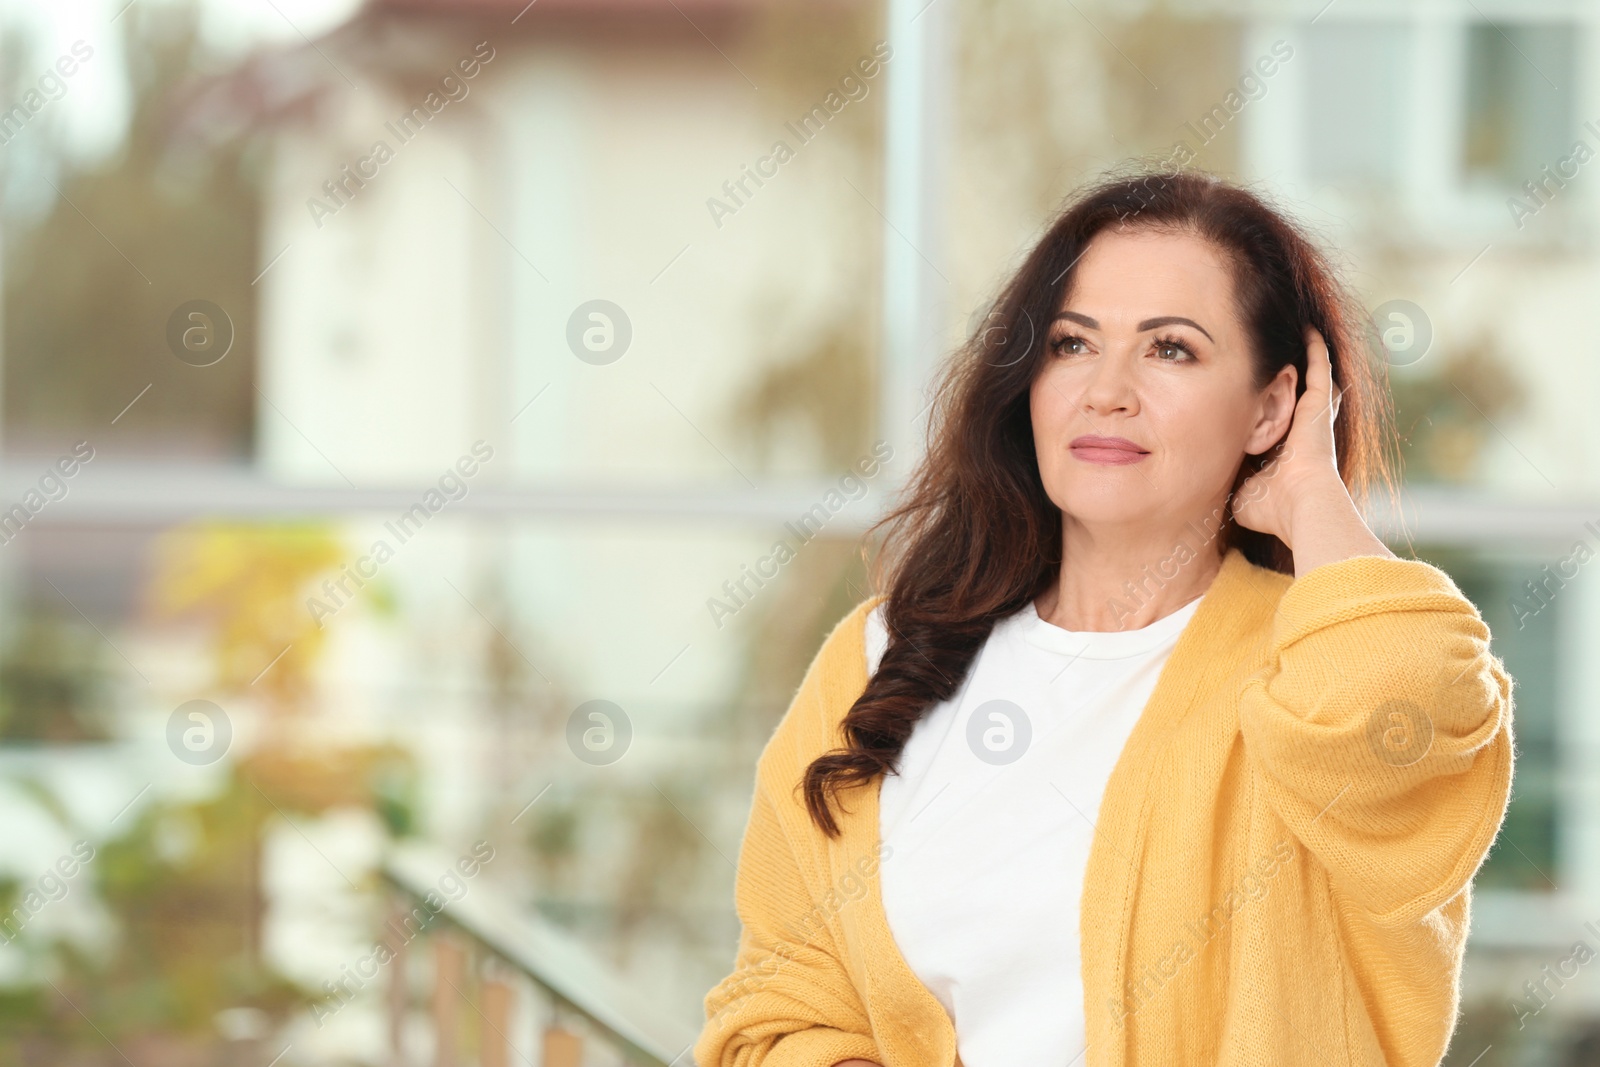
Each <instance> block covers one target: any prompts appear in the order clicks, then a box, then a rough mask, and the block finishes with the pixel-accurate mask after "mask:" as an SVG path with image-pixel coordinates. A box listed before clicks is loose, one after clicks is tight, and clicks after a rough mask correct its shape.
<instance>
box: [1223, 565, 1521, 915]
mask: <svg viewBox="0 0 1600 1067" xmlns="http://www.w3.org/2000/svg"><path fill="white" fill-rule="evenodd" d="M1511 693H1512V679H1511V677H1510V676H1509V675H1508V674H1507V673H1506V671H1505V667H1504V665H1503V663H1502V662H1501V661H1500V660H1499V659H1498V658H1497V657H1496V656H1494V655H1493V654H1492V653H1491V652H1490V650H1489V631H1488V627H1487V626H1485V625H1484V622H1483V619H1482V617H1481V616H1480V615H1479V613H1478V610H1477V608H1476V607H1474V606H1473V604H1472V602H1471V601H1469V600H1468V599H1467V598H1466V597H1465V596H1463V595H1462V593H1461V591H1460V590H1459V589H1458V588H1457V587H1456V585H1455V583H1454V582H1453V581H1452V580H1451V578H1450V577H1449V576H1448V575H1447V574H1445V573H1444V572H1443V571H1441V570H1439V569H1438V568H1437V567H1434V566H1432V565H1431V564H1428V563H1424V562H1422V561H1420V560H1403V559H1391V558H1388V557H1385V556H1356V557H1353V558H1350V559H1345V560H1339V561H1336V562H1333V563H1327V564H1323V565H1321V566H1319V567H1316V568H1314V569H1312V570H1311V571H1308V572H1307V573H1306V574H1304V575H1302V576H1301V577H1299V578H1298V579H1296V580H1295V581H1293V582H1292V583H1290V584H1289V586H1288V588H1287V589H1286V590H1285V591H1284V593H1283V596H1282V598H1281V599H1280V600H1279V602H1278V605H1277V609H1276V612H1275V614H1274V617H1273V622H1272V628H1271V636H1270V646H1269V648H1268V653H1267V659H1266V666H1265V667H1263V668H1262V669H1261V670H1259V671H1257V672H1256V673H1255V674H1253V675H1252V676H1251V677H1250V678H1248V679H1247V680H1246V682H1245V683H1244V687H1243V691H1242V694H1241V699H1240V710H1239V718H1240V728H1241V731H1242V733H1243V735H1244V740H1245V746H1246V749H1247V751H1248V753H1249V757H1250V759H1251V761H1252V762H1253V764H1254V766H1255V768H1256V770H1257V771H1258V773H1259V776H1260V777H1259V780H1260V781H1261V783H1262V785H1263V788H1264V789H1265V791H1266V795H1267V800H1268V802H1269V803H1270V805H1271V806H1272V808H1273V809H1274V810H1275V811H1276V813H1277V814H1278V816H1279V817H1280V818H1282V819H1283V821H1284V822H1285V823H1286V824H1287V825H1288V827H1289V829H1290V830H1291V831H1292V832H1293V833H1294V834H1295V836H1296V837H1297V838H1298V839H1299V840H1300V841H1301V842H1302V843H1303V844H1304V845H1305V846H1306V848H1307V850H1308V851H1309V852H1310V853H1311V854H1312V855H1313V856H1315V858H1316V859H1317V861H1318V862H1320V863H1321V865H1322V866H1323V867H1324V869H1325V870H1326V871H1327V872H1328V874H1329V877H1330V880H1331V882H1332V884H1333V887H1334V890H1335V891H1336V892H1337V893H1339V894H1340V895H1342V896H1344V897H1346V898H1347V899H1348V900H1350V901H1351V902H1353V903H1355V904H1356V905H1357V906H1359V907H1361V908H1363V909H1364V910H1365V911H1366V912H1367V913H1368V914H1369V915H1370V916H1371V917H1372V919H1373V920H1374V921H1375V922H1378V923H1380V924H1381V923H1389V922H1393V923H1408V922H1414V921H1416V920H1417V919H1419V918H1420V917H1422V916H1423V915H1426V914H1427V913H1428V912H1430V911H1432V910H1434V909H1435V908H1437V907H1439V906H1440V905H1441V904H1443V903H1444V902H1445V901H1448V900H1449V899H1451V898H1452V897H1454V896H1455V895H1456V894H1458V893H1459V892H1461V891H1462V890H1463V889H1464V888H1465V887H1466V886H1467V884H1468V883H1469V882H1470V880H1471V878H1472V876H1473V875H1474V874H1475V873H1476V871H1477V869H1478V866H1479V865H1480V864H1481V863H1482V862H1483V858H1484V856H1485V855H1486V854H1487V852H1488V850H1489V846H1490V844H1491V843H1492V842H1493V840H1494V837H1495V834H1496V833H1497V832H1498V831H1499V828H1500V824H1501V821H1502V819H1503V818H1504V816H1505V810H1506V804H1507V801H1508V799H1509V796H1510V787H1511V769H1512V758H1513V746H1512V736H1511V713H1512V696H1511Z"/></svg>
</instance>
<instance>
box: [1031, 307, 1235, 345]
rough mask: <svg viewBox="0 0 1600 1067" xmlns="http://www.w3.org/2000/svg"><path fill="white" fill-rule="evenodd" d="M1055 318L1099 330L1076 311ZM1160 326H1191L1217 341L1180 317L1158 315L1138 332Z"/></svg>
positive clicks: (1192, 322) (1065, 312)
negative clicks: (1069, 320)
mask: <svg viewBox="0 0 1600 1067" xmlns="http://www.w3.org/2000/svg"><path fill="white" fill-rule="evenodd" d="M1056 318H1058V319H1071V320H1072V321H1073V322H1076V323H1080V324H1081V325H1084V326H1087V327H1089V329H1091V330H1098V329H1099V328H1100V323H1099V322H1097V321H1096V320H1094V319H1091V318H1090V317H1089V316H1087V315H1080V314H1078V313H1077V312H1076V311H1060V312H1057V313H1056ZM1161 326H1193V327H1194V328H1195V329H1197V330H1199V331H1200V332H1201V333H1203V334H1205V335H1206V340H1208V341H1210V342H1211V343H1212V344H1216V341H1217V339H1216V338H1215V337H1212V336H1211V333H1210V331H1208V330H1207V329H1206V328H1205V327H1204V326H1202V325H1200V324H1199V323H1198V322H1196V321H1194V320H1193V319H1186V318H1184V317H1183V316H1182V315H1158V316H1157V317H1156V318H1153V319H1145V320H1144V321H1143V322H1141V323H1140V324H1139V332H1140V333H1143V332H1144V331H1146V330H1154V329H1157V328H1158V327H1161Z"/></svg>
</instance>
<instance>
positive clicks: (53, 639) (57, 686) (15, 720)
mask: <svg viewBox="0 0 1600 1067" xmlns="http://www.w3.org/2000/svg"><path fill="white" fill-rule="evenodd" d="M106 654H107V653H106V643H105V640H104V639H103V638H102V637H101V636H100V635H99V634H97V633H95V632H94V630H93V629H91V628H90V627H88V626H85V625H82V624H81V623H80V622H79V621H78V620H77V619H76V618H67V617H65V616H64V615H62V614H60V613H50V612H47V611H46V610H45V609H43V608H40V607H38V606H36V605H28V606H26V607H24V609H23V610H22V611H21V612H19V619H18V621H17V622H16V624H15V628H14V629H13V630H12V632H11V633H10V634H9V636H8V638H7V641H6V644H5V648H4V651H0V742H17V741H45V742H50V743H54V744H63V743H71V742H77V741H104V740H106V739H107V737H108V736H109V735H108V734H107V731H106V729H105V722H104V716H105V714H106V708H107V691H106V690H107V678H108V676H109V671H108V669H107V664H106Z"/></svg>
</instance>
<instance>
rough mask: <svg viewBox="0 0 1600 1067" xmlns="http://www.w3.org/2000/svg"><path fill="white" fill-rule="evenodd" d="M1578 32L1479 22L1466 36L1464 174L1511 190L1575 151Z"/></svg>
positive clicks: (1561, 26) (1571, 27) (1557, 26)
mask: <svg viewBox="0 0 1600 1067" xmlns="http://www.w3.org/2000/svg"><path fill="white" fill-rule="evenodd" d="M1577 40H1578V27H1577V25H1576V24H1574V23H1544V24H1540V25H1520V26H1519V25H1515V24H1508V23H1486V22H1480V23H1477V24H1475V25H1472V26H1470V27H1468V30H1467V34H1466V107H1465V112H1464V124H1465V128H1464V129H1463V131H1462V140H1461V149H1462V159H1461V162H1462V168H1463V170H1464V171H1465V173H1466V177H1467V180H1468V181H1469V182H1477V183H1493V184H1498V185H1504V186H1508V187H1511V188H1516V187H1519V186H1521V184H1522V183H1523V182H1525V181H1528V180H1530V179H1536V178H1537V176H1538V175H1539V171H1540V168H1541V167H1543V166H1544V165H1545V164H1547V163H1548V164H1552V165H1553V164H1554V163H1555V162H1556V161H1557V160H1558V159H1560V158H1562V157H1563V156H1565V155H1566V154H1567V152H1568V150H1569V149H1570V148H1571V147H1572V144H1573V138H1574V137H1576V136H1578V132H1577V131H1576V129H1575V125H1576V124H1575V122H1574V111H1575V108H1574V106H1573V96H1574V89H1575V87H1576V82H1577V78H1576V73H1577Z"/></svg>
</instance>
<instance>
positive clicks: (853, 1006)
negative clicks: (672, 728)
mask: <svg viewBox="0 0 1600 1067" xmlns="http://www.w3.org/2000/svg"><path fill="white" fill-rule="evenodd" d="M734 903H735V907H736V910H737V911H738V914H739V921H740V924H741V931H740V935H739V947H738V951H737V953H736V955H735V958H734V966H733V971H732V973H730V974H729V975H728V976H727V977H726V978H724V979H723V980H722V981H721V982H719V983H718V984H717V985H716V986H715V987H714V988H713V989H712V990H711V992H710V993H708V994H707V995H706V998H705V1010H706V1024H705V1028H704V1029H703V1030H702V1031H701V1034H700V1038H699V1040H698V1041H697V1042H696V1043H695V1050H694V1055H695V1062H696V1063H697V1064H699V1065H700V1067H830V1065H832V1064H835V1063H838V1062H839V1061H841V1060H848V1059H852V1058H861V1059H867V1060H873V1061H875V1062H881V1054H880V1053H879V1051H878V1046H877V1043H876V1042H875V1041H874V1040H873V1038H872V1036H871V1027H870V1024H869V1022H868V1019H867V1013H866V1009H865V1007H864V1006H863V1005H862V1003H861V999H860V997H859V995H858V994H857V993H856V989H855V985H854V983H853V982H852V981H851V979H850V975H849V973H848V972H847V971H846V970H845V967H844V965H843V963H842V962H841V960H840V954H839V951H838V948H837V945H836V943H835V941H834V938H833V936H832V924H831V923H830V922H829V921H828V915H827V912H826V911H825V910H824V909H822V907H821V903H820V902H819V901H817V900H815V899H814V896H813V893H812V892H811V890H810V889H809V888H808V881H807V879H806V878H805V876H804V874H803V872H802V869H801V866H800V864H799V862H798V861H797V858H796V856H795V855H794V853H793V851H792V850H791V849H790V847H789V842H788V838H787V835H786V833H785V831H784V828H783V826H782V824H781V822H780V821H779V818H778V814H777V811H776V808H775V806H774V804H773V801H772V797H771V795H770V794H769V792H768V783H767V782H766V781H765V780H764V775H760V774H758V776H757V781H756V791H755V798H754V800H753V801H752V803H751V809H750V820H749V824H748V825H747V827H746V829H745V835H744V843H743V845H742V847H741V848H740V851H739V865H738V873H737V874H736V876H735V886H734Z"/></svg>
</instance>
